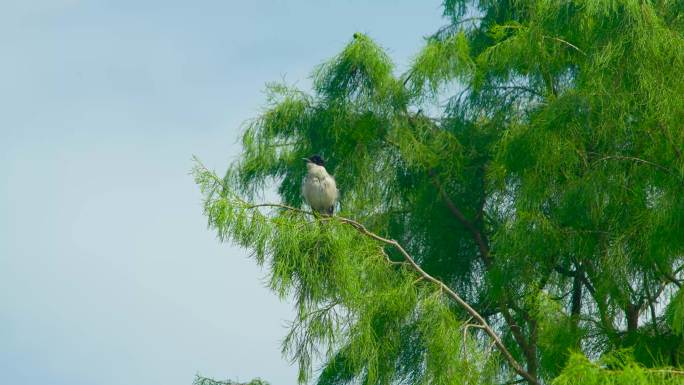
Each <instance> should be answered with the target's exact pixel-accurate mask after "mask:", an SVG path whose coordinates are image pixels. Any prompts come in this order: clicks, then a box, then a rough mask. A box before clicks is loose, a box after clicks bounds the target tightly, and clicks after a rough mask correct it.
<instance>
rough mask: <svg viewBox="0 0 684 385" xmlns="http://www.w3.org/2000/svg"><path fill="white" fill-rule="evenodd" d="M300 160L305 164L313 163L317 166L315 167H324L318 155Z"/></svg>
mask: <svg viewBox="0 0 684 385" xmlns="http://www.w3.org/2000/svg"><path fill="white" fill-rule="evenodd" d="M302 159H303V160H304V161H306V163H313V164H317V165H319V166H325V161H324V160H323V158H321V156H320V155H318V154H315V155H311V156H310V157H308V158H302Z"/></svg>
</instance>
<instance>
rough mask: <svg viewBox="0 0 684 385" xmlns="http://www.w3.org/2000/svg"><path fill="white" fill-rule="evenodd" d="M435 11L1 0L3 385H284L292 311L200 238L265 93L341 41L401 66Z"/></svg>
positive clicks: (413, 6) (259, 279)
mask: <svg viewBox="0 0 684 385" xmlns="http://www.w3.org/2000/svg"><path fill="white" fill-rule="evenodd" d="M440 14H441V9H440V1H437V0H434V1H433V0H431V1H419V0H414V1H398V0H384V1H373V2H368V1H360V0H356V1H343V0H338V1H323V0H317V1H314V0H310V1H303V0H301V1H296V0H291V1H283V0H281V1H276V0H270V1H268V0H260V1H239V2H238V1H218V0H216V1H208V0H203V1H185V2H182V1H173V0H165V1H142V0H135V1H130V0H116V1H115V0H110V1H106V0H1V1H0V50H1V54H0V57H1V59H0V383H2V384H22V385H31V384H51V385H52V384H70V385H80V384H83V385H86V384H88V385H91V384H103V385H114V384H122V385H124V384H125V385H132V384H145V385H156V384H160V385H161V384H164V385H176V384H178V385H189V384H190V383H191V382H192V378H193V376H194V375H195V373H202V374H204V375H208V376H213V377H217V378H232V379H240V380H247V379H250V378H252V377H255V376H261V377H262V378H264V379H267V380H269V381H270V382H271V383H272V384H274V385H281V384H282V385H285V384H294V383H295V382H296V370H295V367H294V366H290V365H289V364H288V362H286V361H285V360H283V359H282V358H281V355H280V341H281V339H282V337H283V336H284V334H285V332H286V330H285V329H284V325H285V323H286V321H287V320H288V319H290V318H291V316H292V312H291V308H290V305H289V304H287V303H281V302H279V301H278V300H277V298H276V297H275V296H274V295H273V294H272V293H270V292H269V291H268V290H267V289H265V288H264V287H263V277H264V274H265V272H263V271H260V270H259V269H258V268H257V267H256V266H255V265H254V263H253V261H251V260H249V259H247V258H246V254H245V252H243V251H241V250H239V249H237V248H235V247H232V246H230V245H221V244H219V243H218V242H217V241H216V239H215V238H214V235H213V234H212V233H211V232H209V231H208V230H207V229H206V222H205V219H204V217H203V216H202V214H201V207H200V195H199V192H198V191H197V188H196V187H195V186H194V184H193V181H192V178H191V177H190V176H189V175H188V171H189V169H190V167H191V161H190V159H191V156H192V155H193V154H195V155H197V156H199V157H200V158H201V159H202V160H203V161H204V162H205V164H207V165H208V166H209V167H211V168H214V169H217V170H221V171H222V170H223V169H225V166H226V165H227V163H228V162H229V161H230V160H232V159H235V157H236V156H237V154H238V147H237V145H236V144H235V143H236V140H237V138H238V136H239V133H240V125H241V123H242V122H244V121H245V120H247V119H249V118H251V117H254V116H255V115H256V114H257V113H258V111H259V110H260V108H261V106H263V101H264V94H263V88H264V87H263V86H264V83H266V82H268V81H273V80H279V79H282V78H285V79H286V80H287V81H288V82H291V83H297V84H299V85H300V86H302V87H307V85H308V84H309V80H308V78H307V76H308V74H309V73H310V71H311V69H312V68H313V67H314V66H315V65H317V64H319V63H320V62H321V61H323V60H324V59H326V58H329V57H331V56H332V55H334V54H335V53H336V52H338V51H339V50H340V49H341V48H342V47H343V46H344V44H345V43H346V42H347V41H349V40H350V38H351V36H352V34H353V33H354V32H356V31H360V32H365V33H367V34H369V35H370V36H371V37H372V38H374V39H376V41H378V42H379V43H380V44H381V45H383V46H384V47H386V48H387V49H388V50H389V52H390V54H391V55H392V57H393V58H394V59H395V61H396V62H397V64H399V65H400V68H405V65H406V63H407V62H408V59H409V58H410V57H411V56H412V55H413V54H415V52H416V51H417V50H418V48H419V47H420V46H421V44H422V37H423V36H425V35H427V34H429V33H431V32H434V31H435V30H436V29H437V28H438V27H439V26H440V25H441V22H442V21H441V18H440Z"/></svg>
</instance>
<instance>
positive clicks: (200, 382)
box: [192, 375, 269, 385]
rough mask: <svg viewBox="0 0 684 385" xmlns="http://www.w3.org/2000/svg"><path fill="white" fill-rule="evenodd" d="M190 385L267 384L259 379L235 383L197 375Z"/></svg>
mask: <svg viewBox="0 0 684 385" xmlns="http://www.w3.org/2000/svg"><path fill="white" fill-rule="evenodd" d="M192 385H269V383H268V382H266V381H264V380H262V379H260V378H255V379H253V380H252V381H250V382H236V381H231V380H227V381H217V380H212V379H211V378H207V377H202V376H200V375H197V376H195V380H194V381H193V382H192Z"/></svg>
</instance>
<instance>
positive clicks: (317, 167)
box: [302, 154, 339, 215]
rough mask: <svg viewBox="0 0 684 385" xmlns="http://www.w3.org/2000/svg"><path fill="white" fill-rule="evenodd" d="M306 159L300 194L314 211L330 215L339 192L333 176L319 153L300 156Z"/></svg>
mask: <svg viewBox="0 0 684 385" xmlns="http://www.w3.org/2000/svg"><path fill="white" fill-rule="evenodd" d="M302 159H303V160H304V161H306V170H307V172H306V176H305V177H304V180H303V181H302V196H303V197H304V200H305V201H306V203H307V204H308V205H309V207H311V209H312V210H313V211H314V212H317V213H320V214H324V215H332V214H333V212H334V211H335V204H336V203H337V198H338V196H339V192H338V191H337V184H336V183H335V178H333V176H332V175H330V174H328V171H327V170H326V169H325V161H324V160H323V158H321V156H320V155H318V154H316V155H312V156H310V157H308V158H302Z"/></svg>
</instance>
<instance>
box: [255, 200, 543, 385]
mask: <svg viewBox="0 0 684 385" xmlns="http://www.w3.org/2000/svg"><path fill="white" fill-rule="evenodd" d="M259 207H276V208H281V209H285V210H290V211H294V212H298V213H302V214H306V215H311V216H315V217H316V218H318V219H319V220H322V221H330V220H336V221H339V222H341V223H344V224H347V225H350V226H351V227H353V228H354V229H355V230H357V231H358V232H360V233H361V234H363V235H365V236H367V237H369V238H371V239H374V240H376V241H378V242H382V243H384V244H387V245H390V246H392V247H394V248H395V249H396V250H397V251H398V252H399V253H400V254H401V255H402V256H403V257H404V260H405V261H406V262H407V263H408V265H409V266H410V267H411V268H412V269H413V270H414V271H415V272H416V273H418V275H419V276H420V277H421V278H423V279H425V280H426V281H429V282H432V283H433V284H435V285H437V286H438V287H439V288H440V290H442V291H443V292H444V293H446V295H447V296H448V297H449V298H451V299H452V300H454V302H456V303H457V304H458V305H459V306H461V307H462V308H463V309H465V311H466V312H467V313H468V314H470V316H471V317H472V318H474V319H475V320H477V322H479V323H480V325H481V328H482V329H483V330H484V331H485V333H487V335H489V337H490V338H491V339H492V340H493V341H494V344H495V345H496V347H497V348H498V350H499V352H501V354H502V355H503V356H504V358H505V359H506V361H507V362H508V363H509V365H511V367H512V368H513V370H514V371H515V372H516V373H518V374H519V375H520V376H521V377H523V378H524V379H525V380H527V381H528V382H529V383H530V384H533V385H540V383H539V381H537V379H536V378H535V377H534V376H532V375H531V374H530V373H529V372H527V371H526V370H525V369H524V368H523V367H522V366H521V365H520V363H518V361H516V359H515V358H514V357H513V355H512V354H511V352H509V351H508V349H507V348H506V346H505V345H504V344H503V342H502V341H501V338H500V337H499V335H498V334H496V332H495V331H494V329H492V327H491V326H489V324H488V323H487V321H486V320H485V319H484V317H482V315H480V313H478V312H477V311H476V310H475V309H473V307H472V306H470V304H468V303H467V302H466V301H465V300H463V298H461V296H459V295H458V294H457V293H456V292H455V291H453V290H452V289H451V288H450V287H449V286H447V285H446V284H444V282H442V281H440V280H439V279H437V278H435V277H433V276H432V275H430V274H428V273H427V272H426V271H425V270H423V269H422V268H421V267H420V266H419V265H418V264H417V263H416V261H415V260H414V259H413V257H411V255H410V254H409V253H408V252H407V251H406V250H405V249H404V248H403V247H402V246H401V244H399V242H397V241H395V240H394V239H388V238H384V237H381V236H379V235H377V234H375V233H374V232H372V231H370V230H368V229H367V228H366V226H364V225H363V224H361V223H359V222H357V221H355V220H353V219H349V218H344V217H339V216H335V217H320V216H317V215H316V214H314V213H313V212H311V211H306V210H302V209H298V208H295V207H292V206H288V205H284V204H280V203H262V204H256V205H248V206H247V208H249V209H253V208H259Z"/></svg>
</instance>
